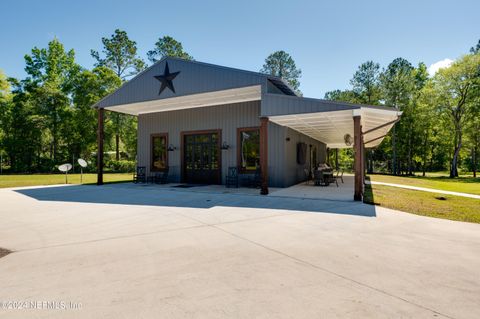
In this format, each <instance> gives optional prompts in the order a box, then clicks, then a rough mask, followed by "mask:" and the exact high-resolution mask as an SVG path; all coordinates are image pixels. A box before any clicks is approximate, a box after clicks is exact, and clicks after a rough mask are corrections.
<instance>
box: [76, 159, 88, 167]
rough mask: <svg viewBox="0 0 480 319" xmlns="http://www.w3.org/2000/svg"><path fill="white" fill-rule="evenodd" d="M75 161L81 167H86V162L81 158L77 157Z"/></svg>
mask: <svg viewBox="0 0 480 319" xmlns="http://www.w3.org/2000/svg"><path fill="white" fill-rule="evenodd" d="M77 161H78V164H79V165H80V166H81V167H87V162H86V161H85V160H84V159H83V158H79V159H78V160H77Z"/></svg>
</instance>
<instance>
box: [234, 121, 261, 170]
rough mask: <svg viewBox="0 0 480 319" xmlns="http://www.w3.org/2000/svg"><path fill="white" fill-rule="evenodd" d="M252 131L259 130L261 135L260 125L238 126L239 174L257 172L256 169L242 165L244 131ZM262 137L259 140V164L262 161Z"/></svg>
mask: <svg viewBox="0 0 480 319" xmlns="http://www.w3.org/2000/svg"><path fill="white" fill-rule="evenodd" d="M251 131H258V135H259V136H260V126H252V127H239V128H237V167H238V173H239V174H252V173H255V169H246V168H243V167H242V165H241V164H242V149H241V148H242V133H243V132H251ZM261 147H262V145H261V139H259V141H258V151H259V152H258V156H259V164H260V163H261V162H262V159H261V157H260V153H261V152H260V149H261Z"/></svg>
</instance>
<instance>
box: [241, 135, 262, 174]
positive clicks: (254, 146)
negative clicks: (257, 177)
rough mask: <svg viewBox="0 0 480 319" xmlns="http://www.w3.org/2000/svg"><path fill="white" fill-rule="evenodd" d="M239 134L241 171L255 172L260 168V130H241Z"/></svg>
mask: <svg viewBox="0 0 480 319" xmlns="http://www.w3.org/2000/svg"><path fill="white" fill-rule="evenodd" d="M237 134H238V137H237V141H238V146H237V149H238V158H237V161H238V166H239V168H240V171H242V172H248V171H255V169H256V168H257V167H259V166H260V128H258V127H253V128H240V129H238V132H237Z"/></svg>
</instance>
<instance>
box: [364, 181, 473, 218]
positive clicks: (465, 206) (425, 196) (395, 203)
mask: <svg viewBox="0 0 480 319" xmlns="http://www.w3.org/2000/svg"><path fill="white" fill-rule="evenodd" d="M364 202H365V203H369V204H374V205H379V206H382V207H387V208H391V209H396V210H400V211H403V212H407V213H412V214H416V215H422V216H429V217H437V218H444V219H450V220H456V221H463V222H471V223H480V200H478V199H473V198H466V197H460V196H453V195H444V194H436V193H430V192H422V191H415V190H410V189H403V188H398V187H390V186H384V185H366V186H365V197H364Z"/></svg>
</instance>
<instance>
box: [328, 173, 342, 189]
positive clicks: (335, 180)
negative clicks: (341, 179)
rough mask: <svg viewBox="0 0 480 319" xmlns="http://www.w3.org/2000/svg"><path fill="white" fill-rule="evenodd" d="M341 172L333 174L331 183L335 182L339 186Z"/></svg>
mask: <svg viewBox="0 0 480 319" xmlns="http://www.w3.org/2000/svg"><path fill="white" fill-rule="evenodd" d="M339 173H340V171H337V174H336V175H333V174H332V175H331V178H332V180H331V181H330V183H335V184H337V187H338V174H339Z"/></svg>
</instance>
